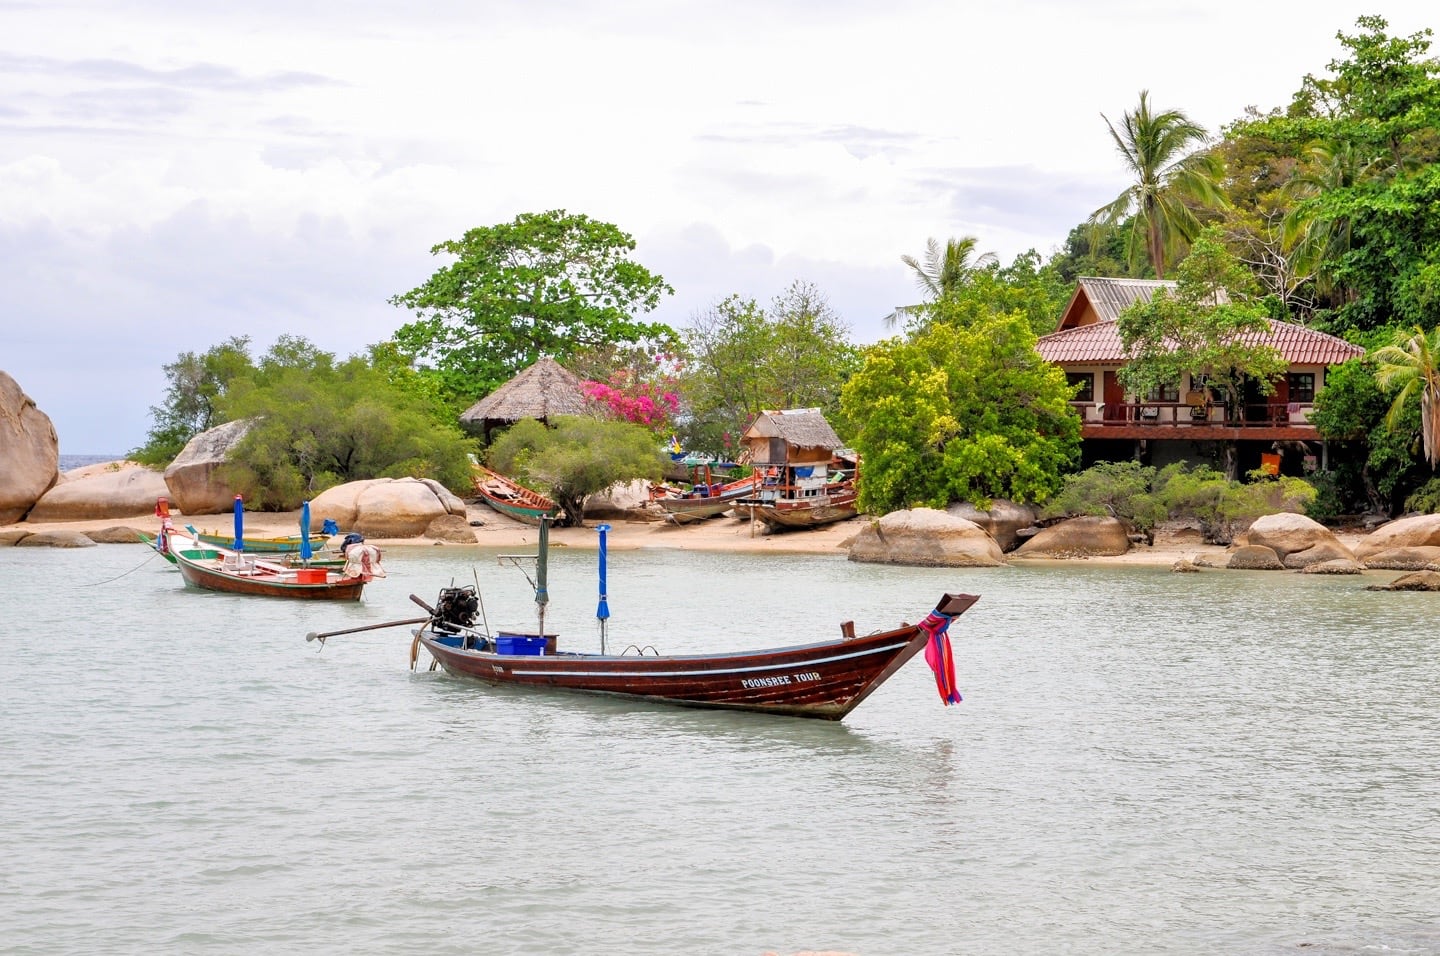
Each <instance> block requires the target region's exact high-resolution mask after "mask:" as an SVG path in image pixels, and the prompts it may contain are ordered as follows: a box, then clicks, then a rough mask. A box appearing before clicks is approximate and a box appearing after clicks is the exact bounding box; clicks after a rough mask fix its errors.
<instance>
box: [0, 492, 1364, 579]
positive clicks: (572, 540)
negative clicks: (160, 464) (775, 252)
mask: <svg viewBox="0 0 1440 956" xmlns="http://www.w3.org/2000/svg"><path fill="white" fill-rule="evenodd" d="M468 511H469V514H468V518H469V520H470V521H471V523H472V525H471V526H472V528H473V530H474V532H475V539H476V544H477V545H479V546H480V547H487V548H511V547H533V546H534V545H535V543H536V540H537V537H538V534H539V532H538V530H537V529H536V528H535V527H533V526H531V525H527V524H525V523H523V522H520V521H516V520H515V519H513V518H509V517H507V516H505V515H502V514H499V513H498V512H496V511H493V510H491V509H490V508H488V507H486V506H485V505H484V504H480V503H471V504H469V505H468ZM173 520H174V523H175V525H176V526H177V527H181V528H183V527H184V526H185V525H187V524H190V525H194V526H195V527H196V528H197V529H199V530H201V531H212V530H213V531H218V532H220V533H222V534H226V533H229V532H230V531H231V530H232V529H233V528H234V517H233V515H231V514H229V513H225V514H215V515H191V516H181V517H176V518H175V519H173ZM868 520H869V519H868V518H864V517H860V518H852V519H850V520H848V521H842V522H838V523H836V524H833V525H828V526H825V527H821V528H815V529H810V530H799V531H783V532H777V533H769V532H767V531H766V530H765V528H764V526H763V525H761V524H758V523H757V524H755V525H754V526H752V525H751V523H750V522H749V521H748V520H745V519H743V518H733V517H729V516H722V517H718V518H711V519H709V520H707V521H701V522H698V523H695V524H687V525H675V524H672V523H670V522H667V521H663V520H654V521H641V520H607V521H604V522H603V523H604V524H608V525H609V526H610V530H609V532H607V534H606V544H607V547H608V548H610V549H614V550H625V549H634V548H668V549H673V550H676V551H731V552H744V553H750V554H765V553H769V552H773V553H780V554H783V553H792V554H793V553H803V554H829V553H841V554H843V553H845V551H846V548H847V546H848V542H849V541H850V539H851V538H852V537H853V536H854V535H856V534H858V533H859V531H860V529H861V528H862V527H864V522H866V521H868ZM477 522H478V524H477ZM601 523H602V522H600V521H595V520H591V521H589V522H587V524H586V526H585V527H583V528H554V529H552V530H551V532H550V543H551V546H552V547H568V548H591V549H594V548H598V546H599V535H598V534H597V533H596V531H595V527H596V525H598V524H601ZM159 526H160V519H159V518H156V517H155V516H153V515H141V516H137V517H133V518H105V519H96V520H87V521H57V522H44V523H32V522H22V523H19V524H11V525H5V526H3V528H0V530H24V531H28V532H31V533H35V532H39V531H58V530H67V531H80V532H89V531H100V530H103V529H106V528H115V527H128V528H134V529H135V530H137V531H144V532H146V533H150V534H153V533H154V532H155V531H156V530H158V529H159ZM299 526H300V515H299V512H295V511H286V512H246V514H245V528H244V530H245V532H246V533H247V534H253V535H256V536H272V535H287V534H294V533H295V532H296V529H298V528H299ZM1336 536H1337V537H1338V538H1339V539H1340V541H1341V542H1342V543H1343V544H1345V545H1346V546H1347V547H1351V548H1353V547H1354V546H1355V544H1356V543H1357V542H1358V541H1359V540H1360V539H1361V538H1363V537H1364V534H1363V532H1353V531H1339V532H1337V533H1336ZM368 540H370V542H371V543H373V544H376V545H379V546H381V547H390V546H433V547H447V548H454V547H467V546H466V545H457V544H452V543H448V542H437V541H433V540H431V539H429V538H389V539H381V538H370V539H368ZM1225 551H1226V549H1225V548H1224V547H1223V546H1220V545H1212V544H1205V543H1203V542H1202V541H1201V539H1200V533H1199V532H1198V531H1196V530H1193V529H1179V530H1161V531H1160V532H1158V533H1157V534H1156V536H1155V543H1154V544H1153V545H1144V544H1139V545H1135V546H1134V547H1132V548H1131V549H1130V551H1129V552H1127V553H1125V554H1122V555H1116V556H1108V557H1086V558H1071V559H1067V560H1070V561H1086V562H1093V563H1098V564H1120V565H1148V566H1156V565H1158V566H1164V567H1169V566H1171V565H1173V564H1174V563H1175V562H1176V561H1179V560H1181V559H1182V558H1189V559H1192V560H1193V559H1195V558H1197V557H1201V556H1206V557H1211V558H1218V556H1220V555H1223V554H1224V553H1225ZM1011 560H1024V559H1016V558H1014V557H1013V556H1012V558H1011ZM1034 560H1042V559H1034ZM1043 560H1056V559H1043ZM1216 563H1220V562H1219V561H1218V560H1217V561H1216Z"/></svg>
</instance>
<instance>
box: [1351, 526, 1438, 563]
mask: <svg viewBox="0 0 1440 956" xmlns="http://www.w3.org/2000/svg"><path fill="white" fill-rule="evenodd" d="M1433 547H1440V515H1411V516H1410V517H1408V518H1397V519H1396V520H1394V521H1389V522H1386V523H1385V524H1382V525H1381V526H1380V527H1378V528H1376V529H1375V530H1374V531H1372V532H1370V533H1369V534H1367V535H1366V536H1365V537H1364V538H1363V539H1361V541H1360V543H1359V544H1357V545H1355V557H1357V558H1359V559H1360V560H1362V561H1363V560H1365V559H1366V558H1368V557H1370V556H1371V555H1374V554H1379V553H1380V552H1381V551H1389V550H1391V549H1393V548H1433Z"/></svg>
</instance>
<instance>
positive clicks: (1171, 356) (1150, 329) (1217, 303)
mask: <svg viewBox="0 0 1440 956" xmlns="http://www.w3.org/2000/svg"><path fill="white" fill-rule="evenodd" d="M1253 291H1254V279H1253V277H1252V276H1251V275H1250V273H1249V272H1248V271H1247V270H1245V269H1244V268H1243V267H1242V266H1241V265H1240V264H1239V263H1238V262H1236V260H1235V258H1234V256H1232V255H1231V254H1230V253H1229V252H1228V251H1227V250H1226V249H1225V247H1224V245H1223V243H1221V242H1220V240H1219V237H1218V234H1217V232H1216V230H1213V229H1211V230H1207V231H1206V233H1205V234H1203V235H1202V236H1201V237H1199V238H1198V239H1197V240H1196V242H1195V247H1194V249H1192V250H1191V253H1190V255H1189V256H1188V257H1187V258H1186V259H1185V260H1184V261H1183V262H1182V263H1181V264H1180V268H1179V273H1178V281H1177V283H1176V287H1175V291H1174V294H1171V293H1170V292H1169V291H1168V290H1165V289H1161V290H1160V291H1158V292H1157V293H1156V294H1155V296H1154V297H1153V298H1152V299H1151V300H1150V301H1149V302H1137V303H1136V304H1135V305H1133V306H1131V307H1130V308H1128V309H1126V310H1125V311H1124V312H1122V313H1121V314H1120V317H1119V320H1118V324H1119V331H1120V341H1121V344H1122V346H1123V347H1124V349H1125V354H1126V356H1127V364H1126V365H1125V367H1124V368H1122V369H1121V370H1120V373H1119V374H1120V381H1121V382H1122V383H1123V384H1124V385H1125V387H1126V388H1127V389H1128V390H1130V391H1131V392H1133V393H1135V394H1140V395H1145V394H1149V393H1150V392H1151V391H1153V390H1155V389H1157V388H1159V387H1160V386H1172V387H1176V388H1178V387H1179V386H1180V384H1181V381H1182V380H1183V377H1184V375H1185V374H1186V373H1187V372H1188V373H1190V374H1191V375H1198V376H1202V377H1203V378H1204V381H1205V383H1206V384H1207V385H1208V386H1209V387H1210V388H1212V389H1214V390H1216V391H1218V392H1220V393H1222V394H1223V395H1225V396H1226V405H1227V406H1228V407H1229V408H1230V409H1231V411H1232V414H1238V411H1239V409H1240V407H1241V404H1242V400H1243V396H1244V386H1245V382H1246V380H1247V379H1248V380H1251V381H1254V382H1256V383H1257V384H1258V386H1259V387H1260V389H1261V391H1263V392H1264V393H1265V394H1267V395H1268V394H1270V393H1271V392H1273V391H1274V385H1273V384H1272V381H1271V380H1272V379H1273V378H1274V377H1275V376H1278V375H1280V374H1281V373H1283V372H1284V371H1285V369H1286V368H1287V364H1286V362H1285V359H1284V357H1283V356H1281V355H1280V353H1279V351H1277V350H1276V349H1275V348H1273V347H1272V346H1269V345H1265V344H1261V343H1256V342H1253V341H1251V340H1250V338H1248V337H1253V336H1254V335H1256V334H1258V333H1263V332H1265V331H1267V330H1268V329H1269V327H1270V326H1269V321H1268V319H1267V317H1266V312H1265V308H1264V306H1263V305H1262V304H1261V303H1260V302H1258V301H1256V300H1255V299H1254V297H1253V295H1252V293H1253Z"/></svg>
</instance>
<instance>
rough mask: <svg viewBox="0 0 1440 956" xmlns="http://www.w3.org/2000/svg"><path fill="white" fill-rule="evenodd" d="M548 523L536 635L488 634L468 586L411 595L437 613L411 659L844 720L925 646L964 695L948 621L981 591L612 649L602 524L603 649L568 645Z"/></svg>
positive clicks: (491, 679)
mask: <svg viewBox="0 0 1440 956" xmlns="http://www.w3.org/2000/svg"><path fill="white" fill-rule="evenodd" d="M548 525H549V522H548V520H546V521H542V522H541V525H540V551H539V554H538V555H536V556H535V557H536V560H537V573H536V578H535V581H534V582H533V583H534V585H535V594H536V604H537V605H538V607H539V608H540V612H541V613H540V624H539V633H537V634H529V635H524V634H507V633H505V632H501V633H499V634H497V635H493V636H492V635H489V634H484V633H481V632H479V631H477V630H475V629H474V628H473V627H472V625H473V624H474V620H475V609H476V606H477V603H478V602H477V600H476V595H475V593H474V590H473V589H471V588H450V589H446V590H443V591H442V592H441V594H440V599H439V602H438V605H437V607H435V608H432V607H430V605H428V604H426V603H425V602H423V601H421V600H420V599H419V598H417V597H415V596H414V595H411V599H412V600H414V601H415V603H417V604H420V605H421V606H423V607H424V608H425V609H426V610H427V611H430V613H431V617H430V620H429V621H428V622H427V623H426V624H425V625H424V626H422V627H420V628H419V629H417V630H415V631H414V635H415V640H414V642H413V644H412V647H411V666H412V667H413V666H414V664H415V660H416V653H417V652H418V649H419V648H420V647H424V648H425V649H426V650H427V651H429V652H430V655H431V656H432V657H433V658H434V659H435V660H436V661H437V662H438V663H439V665H440V666H441V667H443V668H444V669H445V670H446V672H448V673H450V674H452V675H456V676H460V677H469V678H473V679H475V680H479V681H483V682H485V683H487V684H494V685H505V686H515V687H529V688H536V689H543V690H557V691H571V692H577V693H586V694H603V695H608V696H612V697H624V698H631V699H635V700H644V701H653V702H658V703H665V704H677V705H680V706H684V707H703V708H712V709H722V710H744V711H755V712H759V713H765V714H776V715H781V716H787V717H813V718H818V719H821V720H840V719H842V718H844V717H845V715H846V714H848V713H850V711H852V710H854V709H855V707H856V706H857V705H858V704H859V703H860V702H861V701H863V700H864V699H865V698H866V697H868V696H870V694H871V693H873V692H874V691H875V689H876V688H877V687H879V686H880V685H881V684H882V683H884V682H885V680H886V679H887V678H889V677H890V675H892V674H894V673H895V672H896V671H898V670H899V669H900V668H901V667H902V666H904V665H905V663H906V662H907V661H909V660H910V658H912V657H914V656H915V655H916V654H918V653H920V652H921V651H922V650H924V651H925V652H926V659H927V660H928V661H929V662H930V664H931V667H932V668H933V669H934V670H935V673H936V680H937V685H938V686H939V688H940V693H941V697H942V699H944V700H945V702H946V703H947V704H948V703H954V702H958V701H959V699H960V695H959V694H958V693H957V692H956V691H955V690H954V665H953V662H952V658H951V653H950V640H949V637H948V633H947V631H948V628H949V624H950V621H951V620H952V619H953V618H955V617H957V616H959V615H960V614H963V613H964V612H965V611H966V610H968V609H969V608H970V606H971V605H973V604H974V603H975V602H976V601H977V600H979V598H978V597H976V596H975V595H970V594H946V595H944V596H943V597H942V598H941V599H940V601H939V603H938V604H937V605H936V606H935V610H934V611H932V612H931V613H930V614H929V615H928V616H927V617H926V618H925V620H924V621H922V622H921V623H919V624H901V625H900V626H899V627H895V628H892V629H890V630H887V631H882V632H880V633H875V634H868V635H865V636H862V637H856V636H854V628H853V626H851V625H850V624H848V623H847V624H843V625H841V636H840V637H838V638H836V639H834V640H828V641H819V642H816V643H812V644H799V645H795V646H790V647H779V648H771V649H767V650H746V651H731V652H724V653H718V654H694V655H682V656H656V655H642V654H638V653H636V654H618V655H617V654H606V653H605V652H604V643H605V638H604V633H605V632H604V628H603V623H604V619H605V618H608V617H609V611H608V608H607V607H606V602H605V584H604V575H605V572H604V567H605V557H604V556H605V547H604V530H605V526H603V525H602V526H601V548H600V567H601V572H600V573H601V585H600V594H601V601H600V614H599V616H600V617H601V620H602V629H601V652H600V653H599V654H593V653H575V652H570V651H561V650H559V649H558V647H557V642H556V639H555V637H554V635H548V634H545V625H544V608H545V604H546V602H547V601H548V593H547V591H546V583H545V562H546V554H545V551H546V547H547V545H548V533H547V529H548Z"/></svg>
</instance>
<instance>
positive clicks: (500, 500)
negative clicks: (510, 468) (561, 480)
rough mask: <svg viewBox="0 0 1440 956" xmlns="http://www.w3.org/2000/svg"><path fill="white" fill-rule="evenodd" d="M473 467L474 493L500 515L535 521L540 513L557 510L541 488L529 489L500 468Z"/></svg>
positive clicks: (526, 521) (550, 515)
mask: <svg viewBox="0 0 1440 956" xmlns="http://www.w3.org/2000/svg"><path fill="white" fill-rule="evenodd" d="M473 467H474V477H473V481H474V485H475V493H476V494H478V495H479V496H480V498H481V500H483V501H484V502H485V503H486V504H487V505H489V506H490V507H492V508H494V509H495V510H496V511H498V512H500V513H501V514H502V515H508V516H510V517H511V518H516V519H518V520H520V521H524V522H525V523H526V524H534V525H538V524H539V523H540V519H541V518H542V517H554V516H555V515H556V514H558V513H559V509H558V508H557V507H556V506H555V502H553V501H551V500H550V499H549V498H547V497H545V496H544V495H542V494H540V492H538V491H531V490H530V489H529V488H526V487H525V486H524V485H521V484H520V483H518V482H516V481H513V480H511V479H509V478H506V477H505V476H504V475H502V474H500V473H499V472H496V471H491V470H490V469H489V468H486V467H485V466H484V465H475V466H473Z"/></svg>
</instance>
